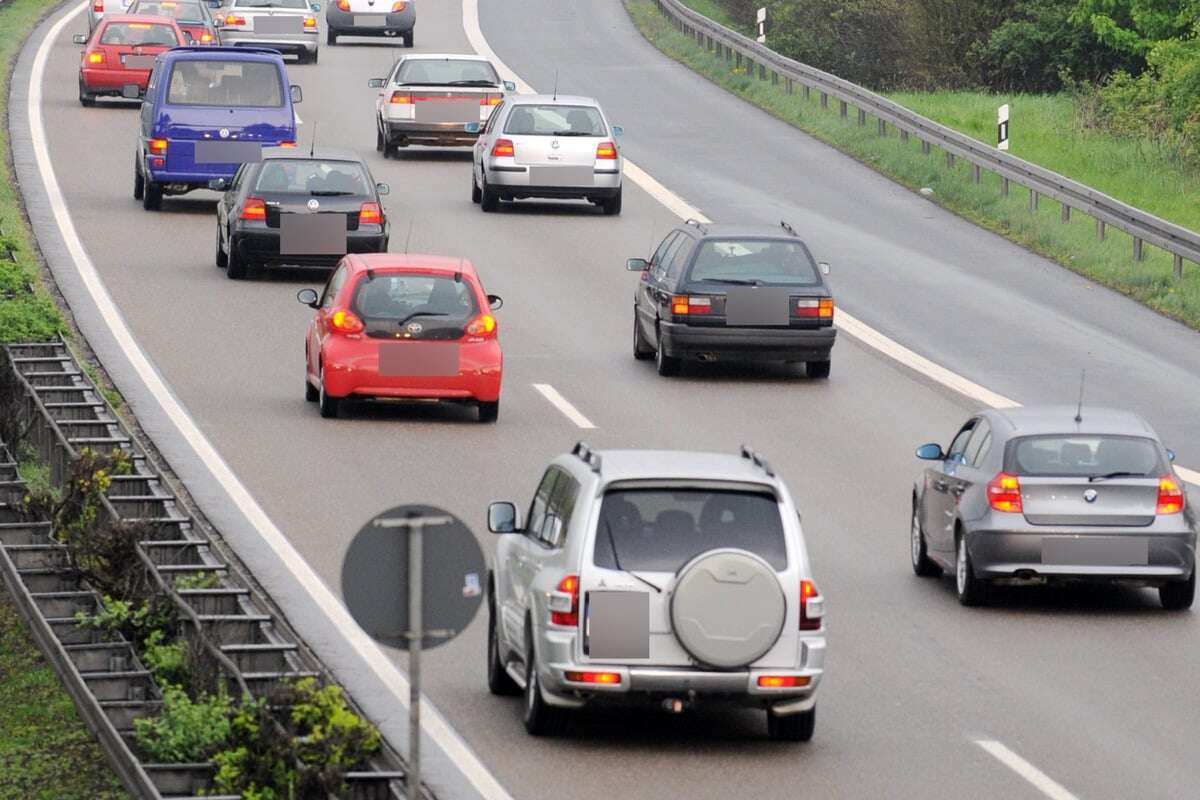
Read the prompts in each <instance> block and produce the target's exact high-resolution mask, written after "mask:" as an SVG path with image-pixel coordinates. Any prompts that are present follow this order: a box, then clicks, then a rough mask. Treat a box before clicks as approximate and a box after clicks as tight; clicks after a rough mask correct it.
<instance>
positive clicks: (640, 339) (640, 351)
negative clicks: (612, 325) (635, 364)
mask: <svg viewBox="0 0 1200 800" xmlns="http://www.w3.org/2000/svg"><path fill="white" fill-rule="evenodd" d="M653 356H654V348H653V347H651V346H650V343H649V342H647V341H646V337H644V336H642V326H641V325H638V318H637V305H634V307H633V357H634V359H636V360H638V361H648V360H650V358H651V357H653Z"/></svg>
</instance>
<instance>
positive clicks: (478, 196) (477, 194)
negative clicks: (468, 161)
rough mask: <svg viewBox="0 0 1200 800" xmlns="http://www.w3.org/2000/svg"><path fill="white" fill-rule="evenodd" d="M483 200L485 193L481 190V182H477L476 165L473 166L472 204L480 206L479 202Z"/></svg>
mask: <svg viewBox="0 0 1200 800" xmlns="http://www.w3.org/2000/svg"><path fill="white" fill-rule="evenodd" d="M482 199H483V192H481V191H480V190H479V181H477V180H475V165H474V164H472V165H471V202H472V203H474V204H475V205H479V201H480V200H482Z"/></svg>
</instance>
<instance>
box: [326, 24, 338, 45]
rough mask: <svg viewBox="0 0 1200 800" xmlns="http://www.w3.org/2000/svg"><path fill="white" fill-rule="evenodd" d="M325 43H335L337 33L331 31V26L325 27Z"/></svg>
mask: <svg viewBox="0 0 1200 800" xmlns="http://www.w3.org/2000/svg"><path fill="white" fill-rule="evenodd" d="M325 44H328V45H335V44H337V34H336V33H334V32H333V28H326V29H325Z"/></svg>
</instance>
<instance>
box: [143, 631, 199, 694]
mask: <svg viewBox="0 0 1200 800" xmlns="http://www.w3.org/2000/svg"><path fill="white" fill-rule="evenodd" d="M142 648H143V649H142V662H143V663H144V664H145V665H146V669H148V670H150V672H151V674H152V675H154V679H155V680H156V681H158V684H159V685H160V686H180V687H182V686H186V685H188V679H189V678H190V677H191V669H190V665H189V653H188V642H187V640H186V639H183V638H178V639H175V640H173V641H171V642H167V632H166V631H164V630H162V629H161V628H158V629H155V630H153V631H151V632H150V633H149V634H147V636H146V637H145V639H144V640H143V641H142Z"/></svg>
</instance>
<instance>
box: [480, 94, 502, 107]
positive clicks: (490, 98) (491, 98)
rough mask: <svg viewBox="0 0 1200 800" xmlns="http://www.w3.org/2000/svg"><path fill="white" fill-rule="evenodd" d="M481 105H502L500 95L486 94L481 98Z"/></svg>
mask: <svg viewBox="0 0 1200 800" xmlns="http://www.w3.org/2000/svg"><path fill="white" fill-rule="evenodd" d="M479 105H481V106H498V105H500V95H498V94H485V95H484V96H483V97H481V98H479Z"/></svg>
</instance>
